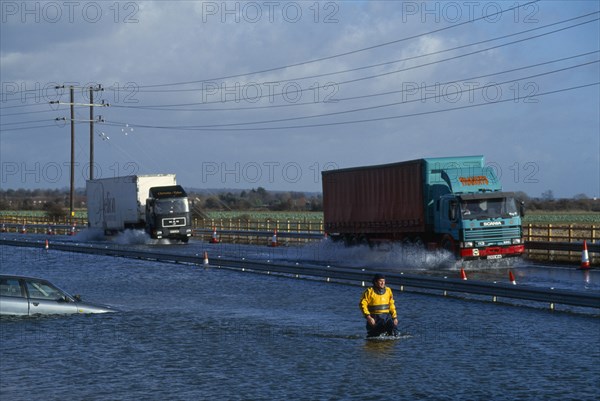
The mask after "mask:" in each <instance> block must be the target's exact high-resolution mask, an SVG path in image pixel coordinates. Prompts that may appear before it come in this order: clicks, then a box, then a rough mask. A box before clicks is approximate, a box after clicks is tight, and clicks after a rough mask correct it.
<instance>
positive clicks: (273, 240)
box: [270, 229, 279, 246]
mask: <svg viewBox="0 0 600 401" xmlns="http://www.w3.org/2000/svg"><path fill="white" fill-rule="evenodd" d="M277 245H279V244H278V243H277V229H275V231H273V236H272V237H271V243H270V246H277Z"/></svg>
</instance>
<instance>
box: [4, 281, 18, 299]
mask: <svg viewBox="0 0 600 401" xmlns="http://www.w3.org/2000/svg"><path fill="white" fill-rule="evenodd" d="M0 295H1V296H3V297H21V298H23V294H22V293H21V286H20V285H19V280H18V279H14V278H3V279H0Z"/></svg>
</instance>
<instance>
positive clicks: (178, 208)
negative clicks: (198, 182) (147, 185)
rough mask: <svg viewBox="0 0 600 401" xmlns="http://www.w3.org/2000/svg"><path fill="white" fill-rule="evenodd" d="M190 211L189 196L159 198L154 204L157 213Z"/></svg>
mask: <svg viewBox="0 0 600 401" xmlns="http://www.w3.org/2000/svg"><path fill="white" fill-rule="evenodd" d="M189 211H190V207H189V204H188V200H187V198H171V199H158V200H157V201H156V204H155V205H154V212H155V213H156V214H169V213H187V212H189Z"/></svg>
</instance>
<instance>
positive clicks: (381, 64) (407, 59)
mask: <svg viewBox="0 0 600 401" xmlns="http://www.w3.org/2000/svg"><path fill="white" fill-rule="evenodd" d="M599 13H600V12H593V13H589V14H586V15H583V16H579V17H574V18H570V19H567V20H564V21H559V22H555V23H552V24H548V25H545V26H542V27H538V28H532V29H529V30H526V31H522V32H518V33H513V34H509V35H504V36H500V37H497V38H492V39H488V40H483V41H479V42H475V43H470V44H466V45H462V46H456V47H454V48H450V49H444V50H439V51H436V52H432V53H426V54H421V55H417V56H412V57H407V58H404V59H400V60H394V61H388V62H384V63H379V64H374V65H370V66H362V67H356V68H352V69H348V70H342V71H336V72H329V73H323V74H318V75H312V76H304V77H296V78H286V79H282V80H275V81H271V80H269V84H274V83H279V84H281V83H284V82H290V81H295V80H298V81H299V80H305V79H312V78H321V77H324V76H330V75H338V74H345V73H348V72H355V71H360V70H365V69H369V68H376V67H382V66H385V65H389V64H397V63H400V62H405V61H410V60H414V59H418V58H423V57H428V56H432V55H437V54H442V53H447V52H450V51H454V50H458V49H463V48H466V47H471V46H476V45H480V44H483V43H488V42H493V41H496V40H500V39H506V38H508V37H511V36H517V35H521V34H523V33H528V32H532V31H536V30H540V29H544V28H548V27H550V26H554V25H558V24H562V23H565V22H569V21H572V20H576V19H580V18H584V17H588V16H590V15H593V14H599ZM598 20H600V18H595V19H591V20H588V21H584V22H580V23H577V24H574V25H570V26H567V27H563V28H559V29H555V30H553V31H549V32H544V33H541V34H539V35H534V36H530V37H527V38H522V39H518V40H515V41H512V42H507V43H503V44H500V45H496V46H492V47H488V48H485V49H480V50H476V51H473V52H470V53H465V54H462V55H457V56H453V57H449V58H445V59H441V60H436V61H433V62H429V63H424V64H420V65H416V66H413V67H408V68H405V69H400V70H396V71H391V72H387V73H383V74H378V75H371V76H367V77H364V78H362V79H371V78H378V77H381V76H384V75H390V74H395V73H398V72H405V71H409V70H413V69H417V68H421V67H426V66H430V65H434V64H438V63H443V62H446V61H451V60H455V59H458V58H462V57H467V56H471V55H474V54H478V53H483V52H486V51H489V50H495V49H498V48H500V47H504V46H509V45H513V44H516V43H521V42H525V41H528V40H533V39H538V38H541V37H544V36H547V35H551V34H554V33H557V32H562V31H565V30H568V29H572V28H576V27H579V26H582V25H585V24H589V23H591V22H595V21H598ZM218 80H219V79H214V80H203V81H195V82H194V83H199V82H202V83H205V82H207V81H218ZM351 82H355V81H354V80H350V81H344V82H341V83H337V84H344V83H351ZM163 86H164V85H163ZM144 87H148V86H140V87H139V88H144ZM312 89H314V88H312ZM312 89H311V90H312ZM204 91H206V89H205V88H189V89H166V90H140V91H139V92H140V93H178V92H204Z"/></svg>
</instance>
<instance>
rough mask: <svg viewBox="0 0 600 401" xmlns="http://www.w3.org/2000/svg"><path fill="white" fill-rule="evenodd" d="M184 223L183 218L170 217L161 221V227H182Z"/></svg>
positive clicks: (184, 219)
mask: <svg viewBox="0 0 600 401" xmlns="http://www.w3.org/2000/svg"><path fill="white" fill-rule="evenodd" d="M185 223H186V218H185V217H170V218H167V219H162V226H163V227H182V226H185Z"/></svg>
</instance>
